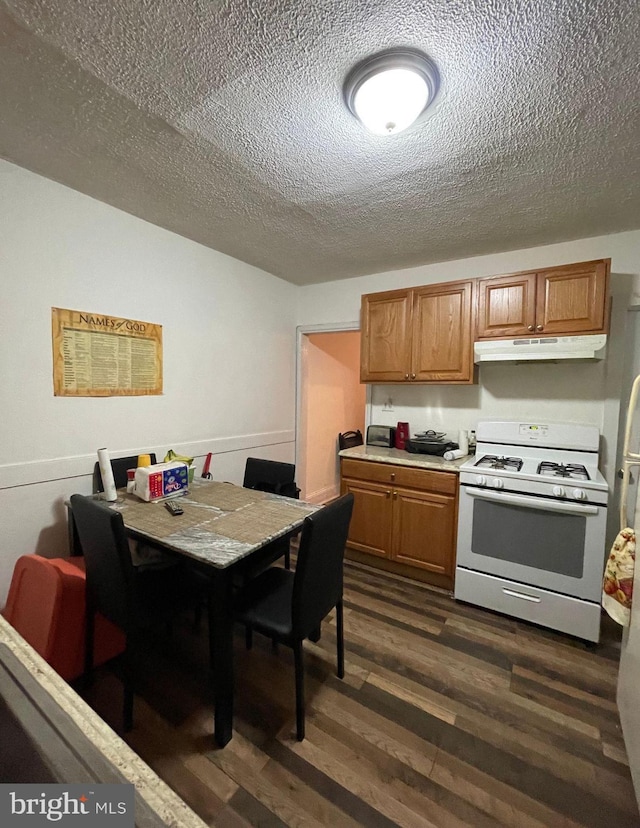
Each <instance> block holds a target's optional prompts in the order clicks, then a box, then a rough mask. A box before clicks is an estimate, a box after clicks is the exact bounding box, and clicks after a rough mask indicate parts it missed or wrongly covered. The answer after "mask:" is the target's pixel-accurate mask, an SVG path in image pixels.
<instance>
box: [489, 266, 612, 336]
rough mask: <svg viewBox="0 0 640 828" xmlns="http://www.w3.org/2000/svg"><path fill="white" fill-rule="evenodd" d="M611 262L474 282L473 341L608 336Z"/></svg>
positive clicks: (551, 269) (550, 269)
mask: <svg viewBox="0 0 640 828" xmlns="http://www.w3.org/2000/svg"><path fill="white" fill-rule="evenodd" d="M610 263H611V260H610V259H600V260H597V261H593V262H580V263H578V264H571V265H562V266H560V267H552V268H547V269H545V270H536V271H528V272H524V273H516V274H511V275H508V276H490V277H488V278H486V279H478V280H477V282H476V320H477V322H476V339H493V338H504V337H531V336H532V335H535V336H560V335H562V336H571V335H572V334H597V333H606V332H607V330H608V326H609V314H608V304H609V303H608V296H609V291H608V287H609V269H610Z"/></svg>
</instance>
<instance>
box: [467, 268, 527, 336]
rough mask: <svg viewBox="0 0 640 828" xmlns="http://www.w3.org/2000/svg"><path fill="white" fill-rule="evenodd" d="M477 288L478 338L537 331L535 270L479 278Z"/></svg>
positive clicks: (525, 333)
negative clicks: (511, 274) (533, 271)
mask: <svg viewBox="0 0 640 828" xmlns="http://www.w3.org/2000/svg"><path fill="white" fill-rule="evenodd" d="M476 288H477V296H476V303H477V329H476V339H491V338H500V337H501V338H504V337H510V336H525V335H531V332H532V331H534V330H535V322H536V319H535V316H536V274H535V273H524V274H520V275H518V276H498V277H491V278H489V279H478V282H477V285H476Z"/></svg>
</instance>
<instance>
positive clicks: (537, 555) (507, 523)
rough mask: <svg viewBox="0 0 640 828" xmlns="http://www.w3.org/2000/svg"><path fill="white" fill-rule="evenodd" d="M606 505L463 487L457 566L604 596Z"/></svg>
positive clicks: (578, 594) (577, 594)
mask: <svg viewBox="0 0 640 828" xmlns="http://www.w3.org/2000/svg"><path fill="white" fill-rule="evenodd" d="M606 514H607V510H606V507H605V506H599V505H595V504H591V503H589V504H585V503H575V502H573V501H560V500H551V499H549V498H545V497H536V496H531V495H523V494H514V493H511V492H499V491H495V490H491V489H480V488H475V487H473V486H461V487H460V504H459V520H458V550H457V566H460V567H465V568H467V569H471V570H475V571H477V572H484V573H488V574H491V575H497V576H499V577H501V578H508V579H510V580H512V581H518V582H520V583H523V584H530V585H531V586H538V587H542V588H543V589H548V590H552V591H554V592H559V593H561V594H563V595H573V596H575V597H577V598H584V599H586V600H588V601H598V602H599V601H600V594H601V591H602V572H603V567H604V558H605V548H604V545H605V531H606Z"/></svg>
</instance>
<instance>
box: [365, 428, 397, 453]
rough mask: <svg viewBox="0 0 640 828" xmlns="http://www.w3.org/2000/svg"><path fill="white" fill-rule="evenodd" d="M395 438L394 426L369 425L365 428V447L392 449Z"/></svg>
mask: <svg viewBox="0 0 640 828" xmlns="http://www.w3.org/2000/svg"><path fill="white" fill-rule="evenodd" d="M395 438H396V430H395V428H394V426H386V425H370V426H367V445H368V446H384V447H385V448H393V444H394V442H395Z"/></svg>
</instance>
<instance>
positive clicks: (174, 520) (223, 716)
mask: <svg viewBox="0 0 640 828" xmlns="http://www.w3.org/2000/svg"><path fill="white" fill-rule="evenodd" d="M117 495H118V497H117V500H116V501H114V502H112V503H109V506H110V507H111V508H113V509H116V510H117V511H119V512H120V513H121V514H122V519H123V522H124V525H125V529H126V531H127V534H128V535H130V536H131V537H133V538H138V539H145V540H148V541H149V542H151V543H152V544H154V545H155V546H159V547H161V548H164V549H167V550H170V551H172V552H174V553H178V554H179V555H182V556H185V557H187V558H189V559H190V560H191V561H192V563H193V565H194V566H195V567H197V568H198V569H199V571H200V572H202V573H204V574H206V576H207V578H206V582H207V584H208V589H209V595H208V601H207V603H208V612H209V647H210V655H211V665H212V673H213V696H214V736H215V741H216V742H217V744H218V745H219V746H220V747H224V746H225V745H226V744H227V743H228V742H229V740H230V739H231V737H232V729H233V692H234V681H233V626H234V611H233V609H234V601H233V581H234V572H237V568H238V565H239V564H240V562H241V561H245V562H247V561H246V560H245V559H248V558H249V557H250V556H252V555H256V554H258V553H259V551H260V550H261V549H263V548H264V547H265V546H266V545H267V544H269V543H271V541H273V540H276V539H277V538H282V537H291V536H293V535H295V534H296V533H297V532H299V531H300V529H301V528H302V524H303V523H304V520H305V518H306V517H307V516H308V515H310V514H313V512H315V511H317V509H318V508H319V506H317V505H314V504H312V503H307V502H305V501H302V500H296V499H293V498H289V497H284V496H282V495H276V494H272V493H270V492H263V491H258V490H256V489H248V488H244V487H243V486H237V485H235V484H234V483H227V482H220V481H215V480H202V479H196V480H194V481H193V482H192V483H190V484H189V489H188V492H187V493H186V494H185V495H183V496H181V497H180V498H179V499H178V500H179V503H180V506H181V507H182V510H183V511H182V514H178V515H174V514H172V513H171V512H170V511H168V510H167V509H166V508H165V506H164V502H163V501H151V502H146V501H142V500H140V498H138V497H136V496H135V495H134V494H131V493H128V492H126V491H124V490H118V493H117Z"/></svg>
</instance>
